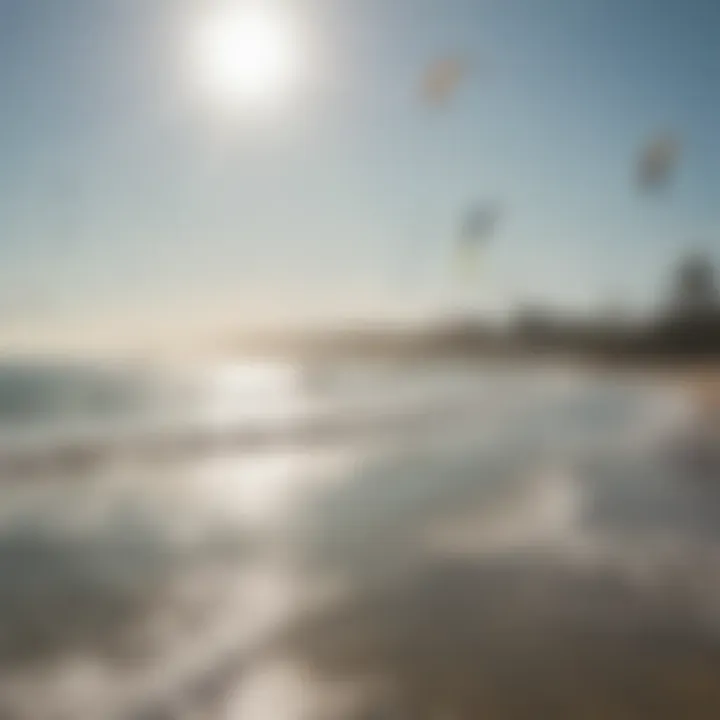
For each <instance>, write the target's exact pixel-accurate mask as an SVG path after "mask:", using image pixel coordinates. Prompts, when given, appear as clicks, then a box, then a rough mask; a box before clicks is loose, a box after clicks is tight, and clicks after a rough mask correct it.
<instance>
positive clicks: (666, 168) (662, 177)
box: [636, 133, 681, 192]
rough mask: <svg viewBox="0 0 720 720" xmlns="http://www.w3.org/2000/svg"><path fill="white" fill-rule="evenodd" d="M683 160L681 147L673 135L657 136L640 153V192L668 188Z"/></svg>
mask: <svg viewBox="0 0 720 720" xmlns="http://www.w3.org/2000/svg"><path fill="white" fill-rule="evenodd" d="M680 159H681V146H680V141H679V140H678V138H677V137H676V136H675V135H673V134H672V133H661V134H658V135H655V136H654V137H653V138H652V139H651V140H650V141H649V142H648V143H647V144H646V145H645V146H644V147H643V148H642V149H641V151H640V154H639V156H638V162H637V169H636V180H637V183H638V187H639V188H640V190H642V191H644V192H652V191H657V190H661V189H662V188H664V187H666V186H667V185H668V184H669V183H670V182H671V181H672V179H673V177H674V175H675V172H676V170H677V167H678V165H679V163H680Z"/></svg>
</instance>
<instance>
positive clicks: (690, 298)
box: [670, 255, 720, 320]
mask: <svg viewBox="0 0 720 720" xmlns="http://www.w3.org/2000/svg"><path fill="white" fill-rule="evenodd" d="M719 310H720V303H719V302H718V291H717V284H716V282H715V269H714V267H713V265H712V263H711V262H710V260H709V259H708V258H706V257H704V256H702V255H693V256H691V257H689V258H687V259H686V260H684V261H683V262H682V264H681V265H680V267H679V268H678V270H677V272H676V275H675V281H674V288H673V295H672V298H671V305H670V311H671V315H673V316H674V317H675V318H683V319H686V320H694V319H701V318H707V317H709V316H714V315H715V314H716V313H718V311H719Z"/></svg>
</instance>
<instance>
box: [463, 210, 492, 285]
mask: <svg viewBox="0 0 720 720" xmlns="http://www.w3.org/2000/svg"><path fill="white" fill-rule="evenodd" d="M499 221H500V209H499V208H498V207H497V206H496V205H495V204H492V203H488V204H483V205H479V206H476V207H474V208H472V210H470V212H469V213H468V214H467V215H466V216H465V217H464V218H463V221H462V224H461V226H460V235H459V238H458V246H457V267H458V270H459V271H460V272H461V273H462V274H463V275H465V274H466V273H468V272H473V271H474V270H475V268H476V266H477V256H478V252H479V250H480V247H481V246H482V245H484V244H485V243H487V242H488V241H489V240H490V238H491V237H492V236H493V235H494V234H495V231H496V229H497V225H498V223H499Z"/></svg>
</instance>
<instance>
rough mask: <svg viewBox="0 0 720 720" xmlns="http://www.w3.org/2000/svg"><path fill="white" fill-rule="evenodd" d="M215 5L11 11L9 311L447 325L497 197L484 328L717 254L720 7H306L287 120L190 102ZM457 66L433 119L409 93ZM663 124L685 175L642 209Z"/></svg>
mask: <svg viewBox="0 0 720 720" xmlns="http://www.w3.org/2000/svg"><path fill="white" fill-rule="evenodd" d="M278 2H281V0H278ZM211 5H212V3H211V2H208V1H207V0H206V1H204V2H203V1H201V0H62V1H59V0H0V87H1V88H2V113H0V147H1V149H2V158H3V161H2V164H1V165H0V187H1V188H2V193H0V223H2V244H1V245H0V273H2V284H1V285H0V289H1V292H0V304H2V302H3V301H4V302H5V303H12V302H20V303H22V302H28V303H30V304H33V303H36V302H37V303H40V304H43V303H45V304H49V303H53V304H55V305H57V306H60V307H63V308H66V309H67V310H69V311H70V312H73V311H78V312H80V311H85V310H86V309H87V308H88V307H90V308H93V309H96V310H101V309H103V308H106V307H108V308H109V307H113V308H115V309H118V308H119V309H120V310H122V309H124V308H127V309H128V311H130V310H131V309H134V310H137V309H138V308H142V307H149V306H152V307H154V308H163V309H167V311H168V312H173V309H174V310H175V311H176V312H179V313H180V314H182V308H184V307H186V306H187V305H188V304H189V303H190V304H194V305H196V306H197V307H202V308H207V312H208V313H211V312H226V313H230V314H231V315H233V320H235V319H237V321H238V323H242V322H245V321H248V320H251V321H261V320H262V319H263V318H265V317H267V318H270V317H274V318H275V317H283V316H287V317H291V316H293V317H301V316H302V317H308V318H311V317H315V316H317V317H320V316H322V317H333V315H337V316H341V315H342V314H344V313H354V312H359V313H363V312H372V313H378V312H384V311H386V310H387V311H388V312H392V311H394V310H395V309H397V308H404V309H408V308H413V307H416V308H434V307H440V306H442V304H443V303H446V302H447V301H448V298H450V299H451V300H452V297H453V294H454V293H456V292H457V288H456V287H455V286H454V283H453V278H452V271H451V269H450V261H449V258H450V255H451V252H452V250H451V247H452V242H453V238H454V237H455V234H456V232H457V227H458V224H459V222H460V218H461V215H462V212H463V211H464V210H465V209H466V208H468V207H469V206H470V205H472V204H473V203H474V202H477V201H485V200H492V201H497V202H499V203H500V204H501V205H502V206H503V208H504V209H505V216H504V220H503V223H502V225H501V226H500V228H499V232H498V234H497V236H496V237H495V239H494V240H493V242H492V244H491V245H490V246H489V247H488V249H487V253H486V255H485V256H484V258H483V261H482V266H481V270H480V271H479V272H478V276H477V281H476V283H475V285H474V287H473V289H472V290H471V292H470V294H471V296H472V297H471V300H472V301H473V302H475V303H477V305H478V307H493V308H495V307H498V308H506V307H511V306H513V305H514V304H515V303H517V302H523V301H528V300H531V301H532V300H539V301H547V302H549V303H554V304H562V305H566V306H570V307H575V306H579V307H586V306H587V305H588V304H592V303H598V302H602V303H605V302H607V301H608V300H612V299H619V300H625V301H626V302H628V303H629V304H633V303H637V304H643V303H647V301H648V299H649V298H652V297H653V296H654V294H656V292H657V289H658V288H659V287H660V284H661V283H662V282H663V280H664V277H665V274H666V273H667V270H668V268H669V267H670V266H671V264H672V262H673V260H674V259H675V258H676V257H677V256H678V254H679V253H680V252H681V251H682V250H683V248H688V247H698V246H700V247H704V248H706V249H707V250H709V251H711V252H714V247H715V236H714V234H715V231H716V227H717V225H718V217H717V216H718V214H719V213H720V210H719V209H718V207H720V204H718V203H717V202H716V197H715V195H716V193H717V192H718V189H719V188H720V144H719V142H720V141H719V140H718V133H717V131H716V127H717V125H718V120H720V84H719V83H718V82H717V78H718V77H720V44H718V43H717V38H716V29H717V28H718V27H720V4H718V3H717V2H716V0H686V2H680V1H679V0H334V2H330V0H286V2H285V5H286V6H287V7H288V12H289V13H290V14H291V16H292V17H293V18H295V19H296V20H297V22H298V24H299V27H301V28H302V29H303V31H304V32H305V35H306V37H307V38H309V39H310V43H311V48H312V53H311V62H310V73H309V74H310V77H311V80H312V81H311V83H310V84H309V86H308V87H306V88H305V92H304V93H302V94H298V95H297V96H295V97H293V98H292V99H291V100H289V101H288V102H287V104H286V105H285V106H284V108H283V110H282V112H277V113H275V114H274V115H273V116H261V115H260V114H258V113H257V112H253V111H252V109H248V110H247V111H245V112H244V111H243V110H242V109H239V110H236V111H235V112H234V114H229V113H228V112H227V111H226V109H221V108H219V107H217V106H215V105H214V104H213V103H212V102H210V101H209V99H208V98H207V97H205V96H203V94H202V93H201V92H199V91H198V88H197V87H196V86H195V85H193V82H192V81H191V78H190V75H191V70H190V62H189V57H188V56H189V44H190V43H189V37H190V35H191V34H192V27H193V23H194V22H195V19H196V18H198V17H201V16H202V14H203V12H204V10H203V8H207V7H209V6H211ZM450 53H459V54H463V55H466V56H468V57H469V58H470V60H471V64H472V68H473V72H472V74H471V75H470V77H469V78H468V79H467V80H466V81H465V83H464V84H463V85H462V87H461V88H460V89H459V92H458V93H457V95H456V97H455V98H454V100H453V102H452V104H451V105H450V106H449V107H448V108H447V109H445V110H443V111H442V112H436V111H433V110H431V109H428V108H426V107H423V106H422V104H421V103H419V102H418V100H417V95H416V92H415V91H416V88H417V85H418V83H419V79H420V77H421V75H422V72H423V70H424V68H425V67H426V66H427V65H428V63H429V62H430V61H431V60H432V59H433V58H438V57H443V56H445V55H447V54H450ZM665 128H670V129H674V130H676V131H677V132H678V133H680V135H681V137H682V139H683V143H684V146H685V152H684V155H683V163H682V166H681V168H680V172H679V173H678V176H677V178H676V181H675V183H674V185H673V187H672V188H669V190H668V192H667V193H665V194H664V195H663V196H661V197H655V198H647V197H646V198H642V197H639V196H638V194H637V192H635V189H634V188H633V186H632V172H633V167H632V166H633V160H634V156H635V154H636V153H637V150H638V148H639V146H640V145H641V144H642V142H643V141H644V140H646V139H647V138H648V137H649V136H650V135H652V133H653V132H655V131H656V130H662V129H665ZM716 256H717V254H716ZM463 292H464V293H467V292H468V291H467V290H463ZM230 306H232V309H231V310H230V309H229V307H230ZM211 308H212V310H211ZM221 308H223V309H221ZM235 315H237V318H235Z"/></svg>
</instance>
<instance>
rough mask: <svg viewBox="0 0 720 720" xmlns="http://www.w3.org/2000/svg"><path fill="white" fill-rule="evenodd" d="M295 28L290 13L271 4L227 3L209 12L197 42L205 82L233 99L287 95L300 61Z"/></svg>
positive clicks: (218, 95) (221, 97)
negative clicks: (233, 6)
mask: <svg viewBox="0 0 720 720" xmlns="http://www.w3.org/2000/svg"><path fill="white" fill-rule="evenodd" d="M292 30H293V29H292V27H291V23H290V19H289V18H288V17H285V16H283V15H282V14H281V13H279V12H278V11H276V12H271V10H270V9H265V8H252V7H246V8H243V7H236V8H225V9H224V10H221V11H218V12H216V13H215V14H213V15H211V16H209V17H207V18H205V19H204V21H203V22H201V24H200V28H199V32H198V36H197V38H198V41H197V43H196V59H197V62H198V71H199V80H200V82H201V84H202V85H203V86H204V88H205V90H207V91H208V92H209V93H210V94H211V95H212V96H214V97H215V99H216V100H218V101H221V102H223V103H226V104H230V105H236V104H245V105H259V104H266V103H268V102H275V101H278V100H281V99H283V98H284V97H285V96H287V94H288V93H289V92H290V90H291V89H292V85H293V82H294V80H295V79H296V74H297V68H298V62H299V58H298V57H297V39H296V38H295V37H294V34H293V31H292Z"/></svg>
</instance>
